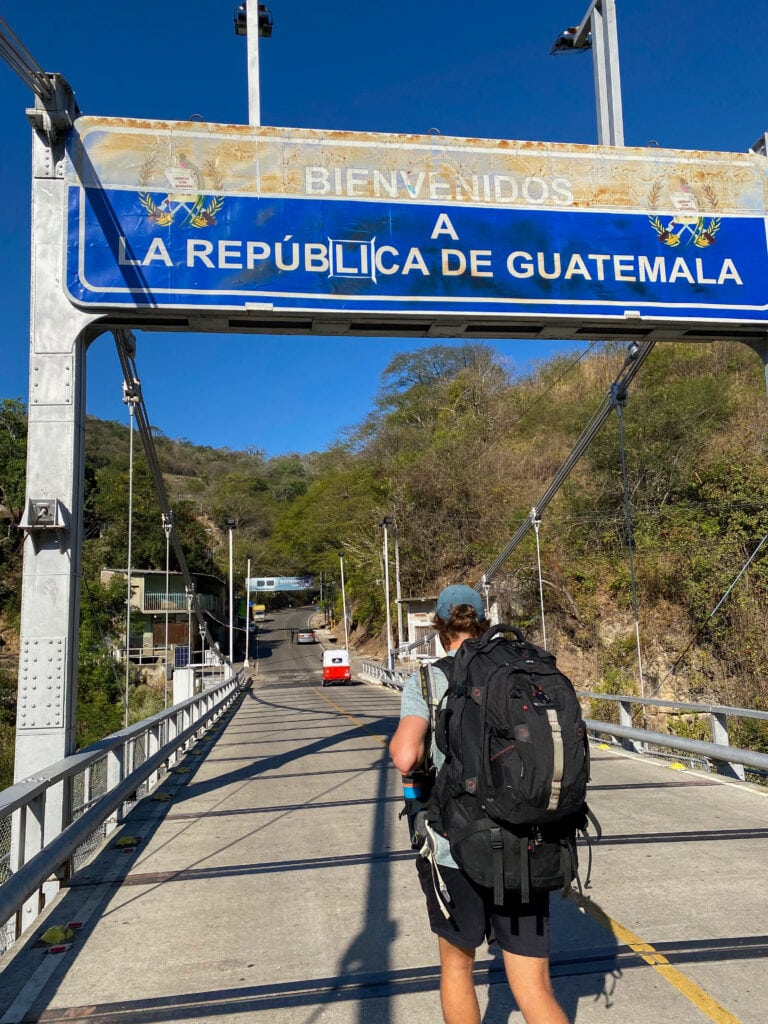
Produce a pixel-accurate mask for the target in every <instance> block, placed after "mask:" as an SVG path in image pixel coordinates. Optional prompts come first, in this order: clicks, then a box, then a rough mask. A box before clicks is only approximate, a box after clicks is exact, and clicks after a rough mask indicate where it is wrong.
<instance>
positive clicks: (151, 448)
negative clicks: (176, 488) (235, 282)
mask: <svg viewBox="0 0 768 1024" xmlns="http://www.w3.org/2000/svg"><path fill="white" fill-rule="evenodd" d="M112 336H113V337H114V339H115V347H116V348H117V356H118V359H119V360H120V366H121V368H122V371H123V377H124V379H125V381H126V386H127V387H128V388H132V389H134V388H135V389H136V390H137V391H138V400H137V402H136V423H137V425H138V428H139V434H140V435H141V440H142V444H143V445H144V452H145V454H146V456H147V462H148V464H149V470H150V473H151V474H152V480H153V482H154V485H155V493H156V494H157V498H158V501H159V503H160V511H161V513H162V514H163V515H164V516H165V517H166V521H171V528H170V537H171V543H172V544H173V551H174V554H175V556H176V562H177V564H178V566H179V569H180V570H181V574H182V576H183V577H184V583H185V585H186V587H187V588H188V593H190V597H191V602H192V607H193V610H194V612H195V616H196V617H197V621H198V625H199V628H200V633H201V636H203V643H205V638H207V640H208V646H209V647H210V648H211V649H212V650H214V651H216V652H217V654H219V655H221V651H220V649H219V645H218V644H217V643H216V642H215V641H214V639H213V637H212V635H211V633H210V631H209V629H208V621H207V620H206V618H205V616H204V615H203V610H202V608H201V607H200V602H199V601H198V597H197V592H196V590H195V589H194V588H193V582H192V574H191V573H190V571H189V566H188V565H187V559H186V557H185V555H184V550H183V548H182V546H181V541H180V540H179V537H178V534H177V531H176V529H175V526H174V525H173V522H172V516H171V506H170V504H169V502H168V492H167V491H166V489H165V481H164V480H163V473H162V470H161V469H160V463H159V461H158V458H157V451H156V449H155V442H154V439H153V437H152V428H151V426H150V424H149V418H148V416H147V408H146V405H145V404H144V397H143V395H142V394H141V389H140V387H137V385H138V383H139V378H138V373H137V370H136V363H135V355H136V342H135V339H134V337H133V334H132V332H131V331H126V330H123V329H118V330H114V331H112ZM191 654H192V652H191V651H190V656H191ZM222 656H223V655H222ZM231 657H232V652H230V666H231V664H232V662H231Z"/></svg>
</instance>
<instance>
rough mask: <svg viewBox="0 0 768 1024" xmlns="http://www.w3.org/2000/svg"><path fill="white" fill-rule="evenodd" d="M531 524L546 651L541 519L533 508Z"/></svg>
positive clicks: (543, 639) (543, 641)
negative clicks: (540, 539) (534, 542)
mask: <svg viewBox="0 0 768 1024" xmlns="http://www.w3.org/2000/svg"><path fill="white" fill-rule="evenodd" d="M531 522H532V523H533V528H534V530H535V531H536V565H537V566H538V570H539V605H540V607H541V636H542V641H541V646H542V647H543V648H544V650H545V651H546V649H547V623H546V621H545V619H544V581H543V580H542V578H541V548H540V547H539V527H540V526H541V519H540V518H539V515H538V512H537V511H536V509H535V508H532V509H531Z"/></svg>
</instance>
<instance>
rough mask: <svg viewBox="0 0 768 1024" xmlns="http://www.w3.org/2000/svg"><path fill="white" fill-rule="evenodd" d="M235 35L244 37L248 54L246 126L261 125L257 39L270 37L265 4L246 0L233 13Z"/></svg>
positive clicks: (267, 11) (268, 14)
mask: <svg viewBox="0 0 768 1024" xmlns="http://www.w3.org/2000/svg"><path fill="white" fill-rule="evenodd" d="M235 34H236V35H238V36H246V41H247V54H248V57H247V59H248V124H251V125H255V126H258V125H260V124H261V87H260V84H259V37H260V36H263V37H264V38H265V39H269V38H270V37H271V35H272V15H271V13H270V11H269V9H268V8H267V6H266V4H259V3H256V2H255V0H250V2H248V0H246V2H244V3H241V4H240V6H239V7H238V8H237V10H236V11H235Z"/></svg>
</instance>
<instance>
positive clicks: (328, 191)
mask: <svg viewBox="0 0 768 1024" xmlns="http://www.w3.org/2000/svg"><path fill="white" fill-rule="evenodd" d="M766 166H768V161H766V159H765V158H764V157H761V156H758V155H757V154H754V153H744V154H741V153H715V152H703V151H701V152H700V151H693V150H690V151H689V150H670V149H656V148H653V149H640V148H630V147H627V148H622V149H616V148H611V147H599V146H585V145H573V146H571V145H563V144H558V143H542V142H516V141H510V140H493V139H460V138H451V137H445V136H440V135H427V136H420V135H386V134H376V133H370V132H341V131H320V130H317V129H291V128H254V127H251V126H247V125H220V124H201V123H199V122H185V121H148V120H137V119H127V118H101V117H81V118H79V119H78V120H77V122H76V123H75V127H74V129H73V133H72V143H71V145H70V160H69V162H68V166H67V176H68V179H69V180H70V181H71V182H72V183H73V184H78V183H79V184H83V185H85V186H101V187H105V188H120V189H126V190H134V191H137V192H142V191H143V192H147V193H150V192H163V193H167V194H169V195H171V196H184V195H192V194H198V193H200V192H202V191H204V192H206V193H212V194H216V195H220V196H230V195H231V196H236V195H242V196H269V197H275V196H278V197H279V196H288V197H310V198H315V197H317V198H327V199H361V200H362V199H366V200H371V199H373V200H382V201H385V202H388V203H393V202H396V203H420V204H422V203H424V204H430V205H437V206H440V205H457V204H459V205H461V204H465V205H472V206H489V207H494V206H495V207H500V208H506V209H509V208H527V209H531V208H539V209H555V210H566V209H571V210H574V209H575V210H578V209H583V210H587V209H588V210H604V211H622V210H625V211H631V212H639V211H642V212H645V213H648V214H649V215H651V216H655V217H656V218H657V219H658V222H659V223H658V230H659V232H660V233H662V232H663V231H664V230H665V226H664V225H665V223H666V222H665V218H667V219H668V217H669V216H672V217H673V218H675V219H676V220H677V222H678V223H680V222H682V221H684V220H685V219H686V218H689V219H691V218H695V217H701V216H708V217H713V216H714V217H718V216H734V215H735V216H739V215H751V216H755V215H765V212H766V209H768V195H767V186H766Z"/></svg>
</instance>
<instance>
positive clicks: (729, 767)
mask: <svg viewBox="0 0 768 1024" xmlns="http://www.w3.org/2000/svg"><path fill="white" fill-rule="evenodd" d="M360 674H361V675H362V676H364V677H365V678H366V679H368V680H369V681H370V682H373V683H381V684H382V685H383V686H389V687H392V688H393V689H397V690H402V688H403V683H404V682H405V680H406V679H407V678H408V675H409V674H410V673H407V672H399V671H397V670H394V671H391V670H390V669H388V668H386V667H385V666H384V665H382V664H380V663H379V662H375V661H367V660H366V661H363V662H362V665H361V669H360ZM577 696H578V697H579V699H580V700H582V701H584V700H600V701H607V702H609V703H610V702H612V703H614V704H616V705H617V706H618V716H619V724H618V725H615V724H614V723H612V722H603V721H601V720H599V719H593V718H587V719H585V722H586V725H587V729H588V730H589V731H590V733H592V734H593V735H594V736H596V737H604V736H608V737H611V738H612V739H614V738H615V739H617V740H619V741H620V745H621V746H622V747H623V748H624V749H626V750H630V751H633V752H635V753H642V754H652V753H653V751H652V749H651V748H653V747H661V748H662V749H666V750H669V751H683V752H685V753H688V754H692V755H694V756H695V757H698V758H701V759H703V760H704V762H705V764H706V766H710V764H711V765H713V766H714V769H715V770H716V771H717V772H718V773H719V774H721V775H729V776H732V777H734V778H739V779H744V777H745V772H744V769H745V768H751V769H752V770H753V771H755V772H757V773H759V774H760V775H765V774H768V754H762V753H759V752H758V751H756V750H747V749H744V748H742V747H733V746H731V745H730V744H729V742H728V739H729V736H728V720H729V719H731V718H753V719H759V720H761V721H768V712H767V711H756V710H754V709H751V708H738V707H731V706H730V705H720V704H695V703H686V702H684V701H675V700H666V699H664V698H661V697H630V696H624V695H623V694H615V693H594V692H592V691H582V690H577ZM632 705H639V706H641V707H657V708H668V709H670V710H672V711H679V712H682V713H684V714H707V715H709V717H710V723H711V728H712V739H713V742H711V743H710V742H707V741H706V740H695V739H689V738H687V737H684V736H676V735H674V734H673V733H663V732H654V731H652V730H649V729H638V728H635V727H634V726H633V724H632Z"/></svg>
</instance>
